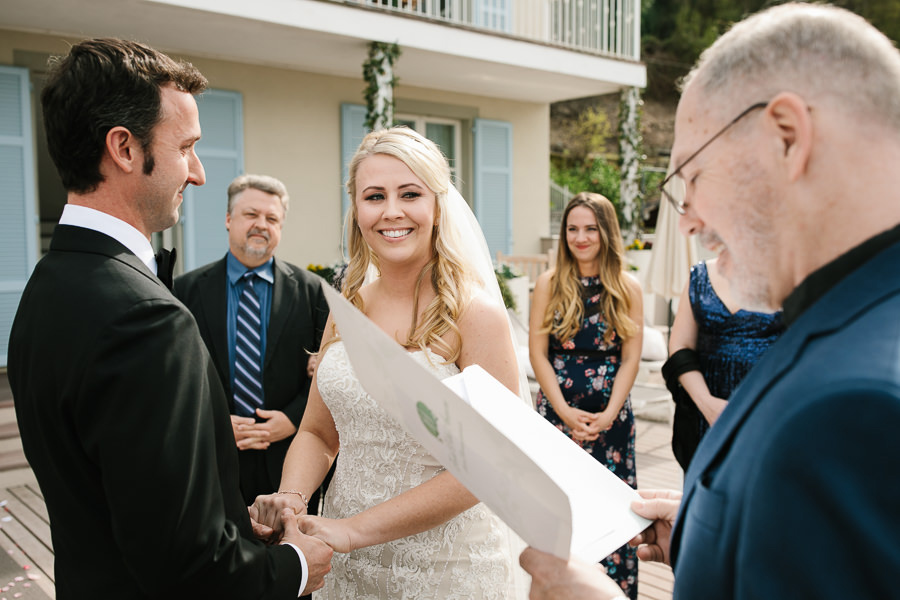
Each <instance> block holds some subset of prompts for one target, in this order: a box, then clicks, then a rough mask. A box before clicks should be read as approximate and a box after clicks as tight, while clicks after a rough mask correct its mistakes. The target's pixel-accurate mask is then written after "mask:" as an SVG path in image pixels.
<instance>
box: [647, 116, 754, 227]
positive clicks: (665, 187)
mask: <svg viewBox="0 0 900 600" xmlns="http://www.w3.org/2000/svg"><path fill="white" fill-rule="evenodd" d="M768 105H769V103H768V102H757V103H756V104H754V105H752V106H749V107H747V108H746V109H744V110H743V111H742V112H741V114H739V115H738V116H736V117H735V118H733V119H732V120H731V121H729V122H728V124H727V125H726V126H725V127H723V128H722V129H720V130H719V132H718V133H716V134H715V135H714V136H712V137H711V138H709V139H708V140H707V141H706V143H705V144H703V145H702V146H700V147H699V148H698V149H697V151H696V152H694V153H693V154H691V155H690V156H688V157H687V158H686V159H685V161H684V162H683V163H681V165H679V166H678V168H677V169H675V170H674V171H672V173H671V174H669V176H668V177H666V178H665V179H663V182H662V183H660V184H659V191H660V192H661V193H662V195H663V196H665V197H666V199H668V201H669V202H671V203H672V206H673V207H674V208H675V212H677V213H678V214H679V215H683V214H684V212H685V207H686V205H685V203H684V197H685V196H686V195H687V185H686V184H685V182H684V178H683V177H682V176H681V169H683V168H684V166H685V165H686V164H688V163H689V162H691V161H692V160H694V159H695V158H697V155H698V154H700V153H701V152H703V151H704V150H705V149H706V147H707V146H709V145H710V144H712V143H713V142H714V141H716V139H718V137H719V136H720V135H722V134H723V133H725V132H726V131H728V129H729V128H730V127H731V126H732V125H734V124H735V123H737V122H738V121H740V120H741V119H743V118H744V117H745V116H747V115H748V114H750V113H751V112H753V111H754V110H757V109H759V108H765V107H767V106H768Z"/></svg>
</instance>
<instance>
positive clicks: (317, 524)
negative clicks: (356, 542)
mask: <svg viewBox="0 0 900 600" xmlns="http://www.w3.org/2000/svg"><path fill="white" fill-rule="evenodd" d="M249 511H250V522H251V524H252V526H253V534H254V535H255V536H256V537H257V538H259V539H261V540H263V541H265V542H267V543H269V544H278V543H291V544H294V545H295V546H297V547H298V548H300V550H301V551H302V552H303V555H304V556H305V557H306V562H307V565H308V566H309V583H307V586H306V590H305V591H304V593H309V592H312V591H314V590H317V589H319V588H321V587H322V586H323V585H324V584H325V580H324V578H325V575H326V574H327V573H328V572H329V571H330V570H331V557H332V555H333V553H334V552H341V553H347V552H350V550H352V549H353V538H352V530H351V528H350V523H349V521H350V520H349V519H326V518H324V517H316V516H312V515H307V514H306V505H305V504H304V503H303V500H301V499H300V496H298V495H296V494H270V495H268V496H259V497H257V498H256V501H255V502H254V503H253V505H252V506H250V508H249Z"/></svg>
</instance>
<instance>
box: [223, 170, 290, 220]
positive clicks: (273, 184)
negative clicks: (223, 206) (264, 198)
mask: <svg viewBox="0 0 900 600" xmlns="http://www.w3.org/2000/svg"><path fill="white" fill-rule="evenodd" d="M249 188H253V189H254V190H259V191H261V192H265V193H267V194H273V195H275V196H278V199H279V200H281V206H282V208H284V214H285V216H286V215H287V212H288V207H289V205H290V197H289V196H288V193H287V188H286V187H285V186H284V184H283V183H281V181H279V180H278V179H275V178H274V177H270V176H269V175H238V176H237V177H235V179H234V181H232V182H231V183H230V184H229V185H228V214H229V215H230V214H231V209H232V208H234V199H235V198H236V197H237V195H238V194H240V193H241V192H243V191H244V190H247V189H249Z"/></svg>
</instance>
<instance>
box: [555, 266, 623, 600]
mask: <svg viewBox="0 0 900 600" xmlns="http://www.w3.org/2000/svg"><path fill="white" fill-rule="evenodd" d="M581 284H582V286H583V288H582V297H583V298H584V321H583V324H582V327H581V330H580V331H578V332H577V333H576V334H575V337H573V338H572V339H571V340H568V341H566V342H565V343H561V342H560V341H559V340H558V339H556V337H555V336H553V335H552V334H551V335H550V346H549V352H548V357H549V359H550V364H551V365H553V369H554V370H555V371H556V380H557V382H558V383H559V387H560V389H561V390H562V393H563V397H564V398H565V399H566V402H567V403H568V404H569V406H574V407H575V408H580V409H581V410H585V411H588V412H594V413H595V412H600V411H602V410H603V409H605V408H606V407H607V405H608V404H609V395H610V393H611V392H612V387H613V381H614V380H615V378H616V373H618V371H619V366H620V364H621V362H622V338H620V337H619V335H618V333H613V336H612V339H611V341H610V342H609V343H607V342H606V341H605V340H604V339H603V336H604V334H605V333H606V330H607V329H608V328H609V324H608V323H607V322H606V320H605V319H604V318H603V315H602V314H601V307H600V300H601V298H602V295H603V293H604V290H603V286H602V285H601V284H600V278H599V277H583V278H581ZM537 408H538V412H539V413H540V414H541V415H543V416H544V418H546V419H547V420H548V421H550V422H551V423H553V424H554V425H555V426H556V427H557V428H558V429H559V430H561V431H562V432H563V433H565V434H566V435H568V436H569V437H570V438H571V437H572V435H571V431H570V430H569V428H568V427H567V426H566V425H565V423H563V421H562V419H560V418H559V416H558V415H557V414H556V412H555V411H554V410H553V407H551V406H550V402H549V401H548V400H547V399H546V397H545V396H544V392H543V390H541V391H539V392H538V397H537ZM573 441H575V443H576V444H578V445H579V446H581V447H582V448H584V450H585V451H586V452H589V453H590V454H591V456H593V457H594V458H596V459H597V460H598V461H600V462H601V463H602V464H603V465H604V466H606V468H608V469H609V470H610V471H612V472H613V473H615V474H616V475H618V476H619V478H620V479H621V480H622V481H624V482H625V483H627V484H628V485H630V486H631V487H633V488H637V477H636V474H635V464H634V413H632V411H631V397H630V396H629V397H628V399H627V400H625V404H624V405H623V406H622V410H621V411H619V416H618V418H617V419H616V420H615V422H614V423H613V425H612V427H611V428H610V429H609V430H608V431H604V432H601V433H600V436H599V437H598V438H597V439H596V440H594V441H591V442H585V441H577V440H573ZM601 562H602V564H603V565H604V566H605V567H606V570H607V573H608V574H609V576H610V577H612V578H613V579H614V580H615V581H616V583H618V584H619V585H620V586H621V587H622V590H623V591H624V592H625V593H627V594H628V595H629V597H630V598H632V600H636V598H637V557H636V555H635V549H634V548H632V547H630V546H628V545H627V544H626V545H625V546H622V547H621V548H619V549H618V550H616V551H615V552H613V553H612V554H611V555H610V556H608V557H607V558H606V559H604V560H603V561H601Z"/></svg>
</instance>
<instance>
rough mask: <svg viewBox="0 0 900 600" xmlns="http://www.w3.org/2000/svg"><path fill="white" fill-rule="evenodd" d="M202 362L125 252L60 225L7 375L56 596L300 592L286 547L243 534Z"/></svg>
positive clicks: (171, 302)
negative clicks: (38, 494) (37, 490)
mask: <svg viewBox="0 0 900 600" xmlns="http://www.w3.org/2000/svg"><path fill="white" fill-rule="evenodd" d="M214 369H215V368H214V366H213V364H212V361H211V360H210V357H209V353H208V352H207V350H206V346H205V345H204V344H203V340H202V339H201V338H200V333H199V331H198V330H197V325H196V323H195V321H194V318H193V317H192V316H191V313H190V312H189V311H188V310H187V309H186V308H185V307H184V305H183V304H181V302H179V301H178V300H176V299H175V297H174V296H172V294H171V293H170V292H169V290H168V289H166V288H165V286H163V285H162V283H161V282H160V281H159V280H158V279H157V278H156V277H155V276H154V275H153V274H152V273H151V272H150V271H149V270H148V269H147V267H146V266H145V265H144V264H143V263H142V262H141V261H140V260H138V258H137V257H136V256H135V255H134V254H132V253H131V252H130V251H129V250H128V249H126V248H125V247H124V246H123V245H122V244H120V243H119V242H117V241H116V240H114V239H112V238H110V237H108V236H106V235H104V234H102V233H98V232H96V231H92V230H89V229H84V228H81V227H73V226H66V225H61V226H59V227H57V229H56V231H55V233H54V235H53V240H52V242H51V245H50V252H49V253H48V254H47V256H46V257H44V258H43V259H42V260H41V261H40V262H39V263H38V265H37V267H36V268H35V271H34V273H33V274H32V276H31V278H30V280H29V282H28V284H27V286H26V288H25V291H24V293H23V296H22V300H21V303H20V305H19V310H18V313H17V314H16V318H15V322H14V323H13V327H12V332H11V334H10V343H9V368H8V374H9V381H10V384H11V386H12V390H13V396H14V398H15V405H16V417H17V419H18V423H19V429H20V431H21V434H22V444H23V446H24V449H25V454H26V457H27V458H28V462H29V463H30V464H31V467H32V469H33V470H34V473H35V475H36V477H37V479H38V483H39V484H40V486H41V491H42V492H43V494H44V499H45V501H46V504H47V510H48V512H49V515H50V527H51V532H52V537H53V547H54V551H55V554H56V564H55V571H56V591H57V597H58V598H59V599H60V600H65V599H67V598H89V597H96V595H97V594H100V595H106V596H108V597H116V598H157V597H165V598H235V599H241V600H244V599H247V598H296V597H297V591H298V589H299V586H300V579H301V569H300V561H299V558H298V557H297V555H296V553H295V551H294V550H293V549H292V548H290V547H288V546H265V545H263V544H262V543H259V542H257V541H255V540H254V539H253V537H252V532H251V529H250V521H249V517H248V514H247V508H246V506H245V505H244V503H243V501H242V498H241V495H240V492H239V490H238V481H237V451H236V450H235V446H234V436H233V434H232V431H231V423H230V419H229V416H228V404H227V402H226V399H225V394H224V392H223V390H222V386H221V385H220V384H219V381H218V378H217V377H216V373H215V370H214ZM98 586H99V587H98Z"/></svg>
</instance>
